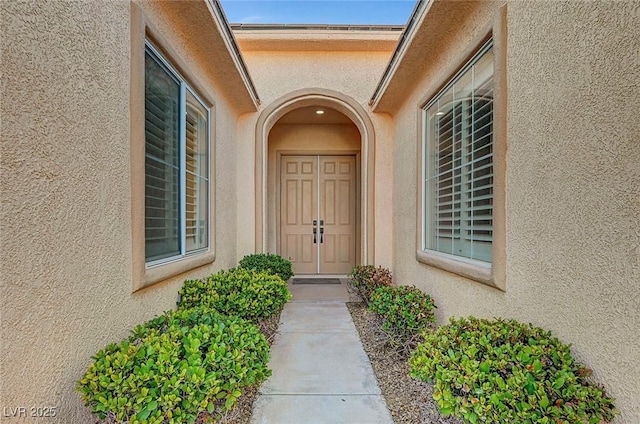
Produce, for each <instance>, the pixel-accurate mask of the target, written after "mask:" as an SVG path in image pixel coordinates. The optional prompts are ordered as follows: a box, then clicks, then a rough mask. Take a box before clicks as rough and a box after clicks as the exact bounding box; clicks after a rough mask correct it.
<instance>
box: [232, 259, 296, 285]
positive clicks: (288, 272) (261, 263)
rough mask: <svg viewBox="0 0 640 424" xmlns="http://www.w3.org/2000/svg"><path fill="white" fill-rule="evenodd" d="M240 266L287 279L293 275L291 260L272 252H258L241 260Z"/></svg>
mask: <svg viewBox="0 0 640 424" xmlns="http://www.w3.org/2000/svg"><path fill="white" fill-rule="evenodd" d="M239 267H240V268H244V269H254V270H256V271H267V272H270V273H271V274H276V275H278V276H279V277H280V278H282V280H284V281H287V280H288V279H289V278H291V277H293V271H292V268H291V261H290V260H287V259H284V258H283V257H282V256H279V255H275V254H272V253H256V254H253V255H247V256H245V257H244V258H242V259H241V260H240V265H239Z"/></svg>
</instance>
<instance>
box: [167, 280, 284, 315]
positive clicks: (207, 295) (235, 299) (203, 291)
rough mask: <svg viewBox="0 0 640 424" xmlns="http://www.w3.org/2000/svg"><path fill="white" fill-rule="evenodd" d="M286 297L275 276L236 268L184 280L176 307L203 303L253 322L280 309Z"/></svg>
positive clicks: (188, 306) (282, 282) (226, 313)
mask: <svg viewBox="0 0 640 424" xmlns="http://www.w3.org/2000/svg"><path fill="white" fill-rule="evenodd" d="M290 298H291V293H290V292H289V289H288V288H287V283H285V282H284V281H282V279H281V278H280V277H278V276H277V275H274V274H270V273H267V272H257V271H254V270H248V269H243V268H236V269H231V270H229V271H220V272H219V273H217V274H213V275H211V276H209V277H208V278H207V279H205V280H187V281H185V282H184V286H183V287H182V288H181V289H180V300H179V301H178V307H179V308H183V309H184V308H187V309H188V308H193V307H197V306H205V307H207V308H211V309H214V310H216V311H218V312H220V313H222V314H225V315H235V316H239V317H242V318H244V319H248V320H250V321H253V322H257V321H259V320H261V319H264V318H267V317H269V316H271V315H273V314H275V313H278V312H280V311H281V310H282V308H283V307H284V304H285V303H287V301H288V300H289V299H290Z"/></svg>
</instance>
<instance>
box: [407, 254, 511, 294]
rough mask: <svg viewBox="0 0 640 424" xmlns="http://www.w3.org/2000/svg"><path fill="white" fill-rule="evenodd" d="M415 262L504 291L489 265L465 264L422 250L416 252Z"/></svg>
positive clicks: (447, 256) (451, 257)
mask: <svg viewBox="0 0 640 424" xmlns="http://www.w3.org/2000/svg"><path fill="white" fill-rule="evenodd" d="M416 260H417V261H418V262H420V263H423V264H425V265H429V266H433V267H436V268H440V269H443V270H445V271H448V272H451V273H454V274H457V275H460V276H462V277H466V278H469V279H471V280H474V281H477V282H479V283H482V284H486V285H488V286H490V287H494V288H496V289H499V290H502V291H504V288H502V287H500V286H499V285H498V283H497V281H496V278H495V276H494V272H493V266H492V265H491V264H486V265H485V264H482V263H471V262H465V261H463V260H458V259H457V258H455V257H453V256H449V255H443V254H439V253H437V252H431V251H422V250H418V251H416Z"/></svg>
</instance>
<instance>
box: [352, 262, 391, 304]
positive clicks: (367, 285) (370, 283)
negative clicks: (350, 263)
mask: <svg viewBox="0 0 640 424" xmlns="http://www.w3.org/2000/svg"><path fill="white" fill-rule="evenodd" d="M349 277H350V283H351V287H353V289H354V290H355V292H356V294H357V295H358V296H360V298H361V299H362V300H363V302H364V303H366V304H367V305H368V304H369V298H370V297H371V293H373V291H374V290H375V289H376V288H378V287H385V286H390V285H391V284H393V278H392V277H391V271H389V270H388V269H387V268H383V267H381V266H379V267H377V268H376V267H375V266H373V265H356V266H354V267H353V269H352V270H351V274H349Z"/></svg>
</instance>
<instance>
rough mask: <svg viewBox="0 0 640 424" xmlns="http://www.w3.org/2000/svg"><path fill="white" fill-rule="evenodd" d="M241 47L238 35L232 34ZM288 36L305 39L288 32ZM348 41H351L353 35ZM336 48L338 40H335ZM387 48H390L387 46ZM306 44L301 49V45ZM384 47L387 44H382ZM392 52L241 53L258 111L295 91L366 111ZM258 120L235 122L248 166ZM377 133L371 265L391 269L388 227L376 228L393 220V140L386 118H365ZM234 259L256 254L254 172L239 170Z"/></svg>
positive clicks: (246, 117)
mask: <svg viewBox="0 0 640 424" xmlns="http://www.w3.org/2000/svg"><path fill="white" fill-rule="evenodd" d="M236 36H237V38H238V41H239V44H240V46H241V47H242V45H243V41H242V34H239V33H238V32H236ZM290 37H292V38H296V37H301V38H304V36H303V35H296V34H295V33H294V32H292V33H291V35H290ZM350 37H353V35H352V34H351V35H350ZM333 42H334V43H335V44H336V45H337V44H339V40H338V41H336V40H334V41H333ZM387 44H388V43H387ZM303 45H304V44H303ZM385 45H386V44H385ZM391 53H392V51H390V50H384V51H374V52H365V51H313V50H310V51H300V50H292V51H287V50H279V51H259V50H249V51H243V52H242V54H243V57H244V59H245V61H246V63H247V66H248V68H249V72H250V73H251V76H252V78H253V80H254V82H255V84H256V86H257V87H258V91H259V93H260V99H261V101H262V105H261V109H260V111H263V110H265V109H266V108H268V107H269V106H272V105H273V104H274V102H276V101H277V100H278V99H281V98H283V97H286V96H287V95H288V94H290V93H293V92H296V91H298V90H308V91H310V92H313V91H314V90H315V91H316V92H318V93H322V92H324V91H326V90H330V91H333V92H338V93H341V94H342V95H344V96H346V97H348V98H350V99H353V100H354V101H355V102H356V103H358V104H360V105H361V106H362V107H363V108H364V109H365V110H369V109H368V106H367V103H368V100H369V98H370V96H371V93H372V92H373V90H374V88H375V85H376V84H377V82H378V79H379V78H380V76H381V75H382V72H383V70H384V67H385V66H386V64H387V62H388V60H389V58H390V56H391ZM258 116H259V115H253V114H246V115H243V116H242V117H241V119H240V120H239V122H238V131H239V144H238V146H237V148H238V157H239V158H242V161H243V162H244V163H247V164H252V163H255V159H256V158H255V143H256V122H257V119H258ZM369 119H370V120H371V122H372V124H373V129H374V132H375V148H373V146H371V147H372V148H371V151H372V152H374V155H375V181H376V183H375V185H374V187H369V188H368V190H369V191H370V192H369V194H370V195H371V196H372V197H373V198H374V199H375V200H374V205H375V210H374V214H373V215H374V219H375V224H374V225H375V234H376V235H375V249H374V252H375V262H376V263H379V264H383V265H386V266H391V245H390V243H388V241H389V240H390V239H391V233H392V228H391V226H390V225H377V224H378V223H385V222H390V220H391V213H392V212H391V202H392V197H391V190H390V187H391V186H390V184H391V177H392V172H391V160H390V152H391V149H392V145H393V140H392V138H391V137H390V135H391V130H390V128H391V127H390V123H391V121H390V120H389V119H388V116H386V115H384V114H379V115H374V114H369ZM237 172H238V176H237V178H238V228H239V232H238V256H239V257H241V256H243V255H245V254H247V253H252V252H254V251H255V229H256V223H255V219H256V214H255V194H256V190H255V184H254V172H255V168H254V167H249V166H247V167H238V171H237Z"/></svg>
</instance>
